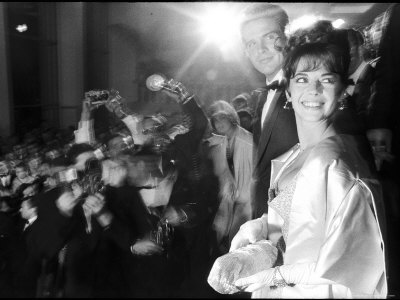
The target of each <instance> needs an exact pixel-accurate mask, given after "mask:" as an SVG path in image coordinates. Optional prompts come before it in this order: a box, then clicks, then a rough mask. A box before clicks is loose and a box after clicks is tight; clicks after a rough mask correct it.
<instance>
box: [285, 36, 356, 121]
mask: <svg viewBox="0 0 400 300" xmlns="http://www.w3.org/2000/svg"><path fill="white" fill-rule="evenodd" d="M348 62H349V58H348V55H346V53H345V52H343V51H342V50H341V49H340V48H339V47H337V46H335V45H330V44H324V43H314V44H306V45H304V46H302V47H298V48H297V49H295V50H294V51H293V52H292V53H291V54H290V55H289V56H288V58H287V60H286V63H285V67H284V72H285V76H286V78H287V79H288V82H289V86H288V92H289V94H290V95H291V100H289V101H291V102H292V105H293V108H294V109H295V115H296V122H297V126H298V127H299V126H306V125H305V124H303V122H310V121H311V122H315V121H320V120H322V121H324V122H325V123H326V124H327V125H329V123H330V122H332V116H333V114H334V113H335V111H336V109H337V107H338V105H339V102H340V100H341V97H343V96H344V90H345V88H346V84H345V83H346V80H347V76H346V74H347V70H348Z"/></svg>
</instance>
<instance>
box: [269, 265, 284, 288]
mask: <svg viewBox="0 0 400 300" xmlns="http://www.w3.org/2000/svg"><path fill="white" fill-rule="evenodd" d="M276 272H279V275H280V276H281V278H282V279H277V278H276ZM272 282H273V283H274V285H273V286H275V287H285V286H287V285H288V284H287V282H286V280H285V279H284V278H283V276H282V274H281V271H279V266H278V267H276V268H275V269H274V274H273V276H272Z"/></svg>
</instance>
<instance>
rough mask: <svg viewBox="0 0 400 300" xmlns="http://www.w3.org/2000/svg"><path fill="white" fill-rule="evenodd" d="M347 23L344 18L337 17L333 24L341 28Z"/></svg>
mask: <svg viewBox="0 0 400 300" xmlns="http://www.w3.org/2000/svg"><path fill="white" fill-rule="evenodd" d="M344 23H345V21H344V20H343V19H337V20H335V21H333V22H332V26H333V27H334V28H340V27H342V25H343V24H344Z"/></svg>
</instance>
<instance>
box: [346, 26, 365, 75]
mask: <svg viewBox="0 0 400 300" xmlns="http://www.w3.org/2000/svg"><path fill="white" fill-rule="evenodd" d="M347 39H348V41H349V50H350V66H349V75H351V74H353V73H354V72H355V71H356V70H357V68H358V67H359V66H360V64H361V63H362V62H363V61H364V56H365V48H364V37H363V35H362V33H361V32H359V31H357V30H354V29H347Z"/></svg>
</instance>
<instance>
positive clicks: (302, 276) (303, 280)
mask: <svg viewBox="0 0 400 300" xmlns="http://www.w3.org/2000/svg"><path fill="white" fill-rule="evenodd" d="M275 269H276V268H271V269H268V270H264V271H261V272H258V273H256V274H254V275H252V276H248V277H244V278H240V279H238V280H236V282H235V285H236V286H237V287H238V288H240V289H242V290H244V291H246V292H254V291H256V290H258V289H259V288H261V287H263V286H274V281H273V278H274V272H275ZM314 270H315V263H302V264H293V265H283V266H279V271H276V272H277V274H275V275H276V279H278V280H279V279H284V281H285V282H286V283H287V284H291V283H292V284H311V285H320V284H333V283H334V282H333V281H331V280H328V279H324V278H321V277H319V276H317V275H316V274H315V272H314Z"/></svg>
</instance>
